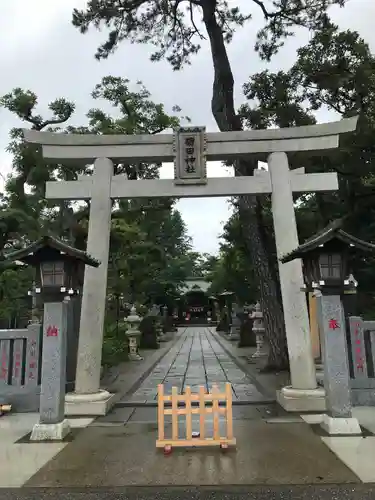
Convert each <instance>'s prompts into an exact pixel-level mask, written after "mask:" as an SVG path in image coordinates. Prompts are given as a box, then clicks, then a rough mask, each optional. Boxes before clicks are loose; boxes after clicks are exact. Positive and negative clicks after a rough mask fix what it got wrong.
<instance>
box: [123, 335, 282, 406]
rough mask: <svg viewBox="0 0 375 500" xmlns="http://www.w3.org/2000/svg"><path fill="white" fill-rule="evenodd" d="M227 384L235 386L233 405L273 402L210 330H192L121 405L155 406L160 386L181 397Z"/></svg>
mask: <svg viewBox="0 0 375 500" xmlns="http://www.w3.org/2000/svg"><path fill="white" fill-rule="evenodd" d="M226 382H230V383H231V384H232V389H233V402H234V404H236V403H240V404H244V403H264V402H271V401H273V399H271V400H270V398H269V397H267V396H266V395H265V394H263V393H262V392H260V390H259V389H260V388H259V386H257V385H256V381H255V380H254V379H252V378H250V376H249V375H248V374H246V373H244V371H243V370H242V369H241V368H240V367H239V366H238V365H237V364H236V363H235V361H234V360H233V359H232V358H231V357H230V356H228V354H227V352H226V351H225V350H224V349H223V348H222V347H221V345H220V344H219V343H218V342H217V340H216V338H215V336H214V335H213V334H212V333H211V331H210V329H209V328H204V327H189V328H186V329H185V331H184V332H183V333H182V335H181V338H180V339H179V341H178V342H177V343H176V344H175V345H174V346H173V347H172V349H171V350H170V351H169V352H168V354H167V355H166V356H165V357H164V358H163V359H162V360H161V361H160V362H159V363H158V365H157V366H156V367H155V368H154V370H152V372H151V373H150V375H149V376H148V377H147V378H146V380H144V382H143V383H142V384H141V385H140V387H139V388H138V389H137V390H136V391H135V392H134V393H133V394H132V395H131V396H130V397H125V398H123V399H122V400H121V402H120V404H121V403H124V404H128V405H140V404H144V405H155V404H156V399H157V386H158V384H164V390H165V392H166V393H170V391H171V388H172V386H175V387H178V390H179V392H180V394H182V393H183V392H184V391H185V389H186V387H187V386H190V387H191V390H192V391H193V392H197V391H198V388H199V386H201V385H203V386H204V387H205V389H206V391H209V390H210V389H211V387H212V385H213V384H214V383H216V384H217V385H218V386H219V388H220V389H224V386H225V383H226Z"/></svg>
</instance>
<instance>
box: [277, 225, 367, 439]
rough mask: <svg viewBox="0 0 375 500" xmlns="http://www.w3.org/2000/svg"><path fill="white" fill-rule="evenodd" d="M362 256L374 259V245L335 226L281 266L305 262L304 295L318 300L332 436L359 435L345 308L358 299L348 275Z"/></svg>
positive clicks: (327, 424) (325, 423)
mask: <svg viewBox="0 0 375 500" xmlns="http://www.w3.org/2000/svg"><path fill="white" fill-rule="evenodd" d="M358 250H359V251H370V252H374V253H375V245H373V244H372V243H367V242H366V241H363V240H360V239H358V238H356V237H354V236H352V235H350V234H348V233H346V232H345V231H344V230H343V229H342V220H336V221H334V222H333V223H331V224H330V225H329V226H327V227H326V228H325V229H323V230H322V231H320V232H319V233H317V234H315V235H314V236H312V237H311V238H309V239H308V240H307V241H306V242H305V243H303V244H302V245H300V246H299V247H298V248H296V249H295V250H293V251H292V252H290V253H289V254H288V255H285V256H284V257H283V258H282V259H281V262H282V263H283V264H287V263H288V262H291V261H292V260H294V259H302V262H303V269H304V280H305V287H304V291H314V292H315V293H314V295H315V296H316V299H317V304H318V323H319V332H320V342H321V345H322V349H321V351H322V358H323V359H322V360H323V368H324V389H325V392H326V403H327V414H326V415H324V418H323V422H322V427H323V429H324V430H326V431H327V432H328V433H329V434H361V428H360V426H359V423H358V420H357V419H356V418H353V417H352V411H351V389H350V384H349V378H350V375H349V362H348V351H347V340H346V318H345V316H346V315H345V312H344V307H343V303H342V301H345V297H347V296H348V294H349V295H351V296H354V295H355V289H356V287H357V285H358V283H357V281H356V280H355V279H354V277H353V276H352V274H350V272H351V269H350V257H351V256H352V255H353V254H354V253H356V252H358Z"/></svg>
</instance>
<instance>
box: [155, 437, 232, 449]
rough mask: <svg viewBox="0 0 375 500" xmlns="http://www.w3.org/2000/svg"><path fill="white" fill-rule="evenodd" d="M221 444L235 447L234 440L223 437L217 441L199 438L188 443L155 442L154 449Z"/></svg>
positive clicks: (178, 441) (182, 440) (179, 441)
mask: <svg viewBox="0 0 375 500" xmlns="http://www.w3.org/2000/svg"><path fill="white" fill-rule="evenodd" d="M222 444H227V445H228V446H235V445H236V439H235V438H233V439H227V438H225V437H219V438H218V439H213V438H206V439H199V438H194V439H192V440H190V441H188V440H187V439H176V440H173V439H170V440H169V441H168V440H166V439H165V440H164V441H159V440H158V441H156V447H157V448H164V447H165V446H168V445H170V446H172V448H173V447H181V446H183V447H184V448H188V447H195V446H220V445H222Z"/></svg>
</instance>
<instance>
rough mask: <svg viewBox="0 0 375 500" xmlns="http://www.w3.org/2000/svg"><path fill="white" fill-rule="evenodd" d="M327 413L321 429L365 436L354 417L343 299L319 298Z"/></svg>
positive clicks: (327, 296) (319, 295)
mask: <svg viewBox="0 0 375 500" xmlns="http://www.w3.org/2000/svg"><path fill="white" fill-rule="evenodd" d="M317 299H318V319H319V330H320V332H321V338H320V340H321V342H322V362H323V369H324V389H325V392H326V404H327V413H326V414H325V415H324V416H323V422H322V424H321V427H322V428H323V429H324V430H325V431H326V432H327V433H328V434H331V435H335V434H336V435H337V434H361V433H362V431H361V427H360V425H359V422H358V420H357V419H356V418H354V417H353V415H352V404H351V393H350V374H349V363H348V350H347V339H346V325H345V313H344V308H343V305H342V302H341V298H340V295H326V294H322V293H320V294H319V293H318V294H317Z"/></svg>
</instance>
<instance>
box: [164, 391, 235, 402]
mask: <svg viewBox="0 0 375 500" xmlns="http://www.w3.org/2000/svg"><path fill="white" fill-rule="evenodd" d="M215 397H216V398H217V399H218V400H219V401H225V398H226V395H225V393H224V392H221V393H218V394H217V395H216V396H215ZM163 400H164V401H166V402H170V401H172V396H171V395H166V396H164V397H163ZM199 400H200V396H199V394H192V395H191V401H199ZM204 400H205V401H212V394H210V393H209V394H206V393H205V394H204ZM177 401H178V402H184V401H185V395H184V394H178V395H177Z"/></svg>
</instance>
